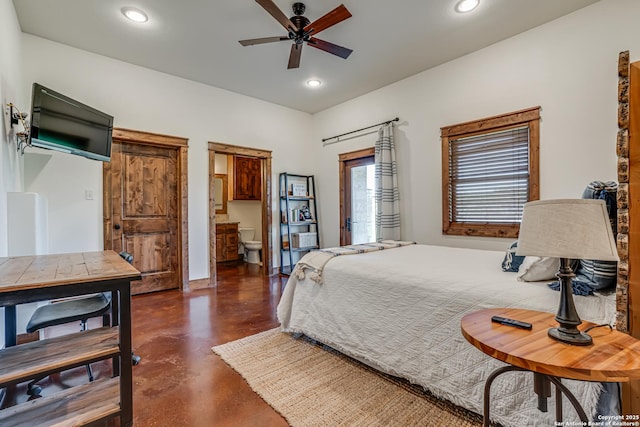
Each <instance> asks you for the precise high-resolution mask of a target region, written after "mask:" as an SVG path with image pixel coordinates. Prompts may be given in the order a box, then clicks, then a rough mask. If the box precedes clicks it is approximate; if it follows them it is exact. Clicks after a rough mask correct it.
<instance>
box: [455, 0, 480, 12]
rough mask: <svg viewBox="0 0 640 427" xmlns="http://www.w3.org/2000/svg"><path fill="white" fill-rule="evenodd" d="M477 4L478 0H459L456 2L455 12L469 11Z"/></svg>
mask: <svg viewBox="0 0 640 427" xmlns="http://www.w3.org/2000/svg"><path fill="white" fill-rule="evenodd" d="M479 4H480V0H460V1H459V2H458V4H456V12H460V13H465V12H471V11H472V10H473V9H475V8H476V7H478V5H479Z"/></svg>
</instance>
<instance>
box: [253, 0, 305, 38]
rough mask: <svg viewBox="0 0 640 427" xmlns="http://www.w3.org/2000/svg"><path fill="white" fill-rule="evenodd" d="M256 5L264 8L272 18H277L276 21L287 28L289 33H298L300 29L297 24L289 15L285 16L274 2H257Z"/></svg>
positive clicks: (260, 0) (269, 0)
mask: <svg viewBox="0 0 640 427" xmlns="http://www.w3.org/2000/svg"><path fill="white" fill-rule="evenodd" d="M256 3H258V4H259V5H260V6H262V7H263V8H264V10H266V11H267V12H269V14H270V15H271V16H273V17H274V18H276V21H278V22H279V23H280V24H282V26H283V27H284V28H286V29H287V31H291V32H294V33H295V32H296V31H298V27H297V26H296V24H294V23H293V22H291V20H290V19H289V18H288V17H287V15H285V14H284V13H283V12H282V11H281V10H280V9H279V8H278V6H276V4H275V3H274V2H273V1H272V0H256Z"/></svg>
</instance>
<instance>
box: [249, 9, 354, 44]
mask: <svg viewBox="0 0 640 427" xmlns="http://www.w3.org/2000/svg"><path fill="white" fill-rule="evenodd" d="M256 1H258V0H256ZM347 18H351V12H349V11H348V10H347V8H346V7H345V6H344V5H343V4H341V5H340V6H338V7H336V8H335V9H333V10H332V11H331V12H329V13H327V14H325V15H323V16H321V17H320V18H318V19H316V20H315V21H313V22H312V23H310V24H308V25H306V26H305V27H304V32H305V33H306V32H308V31H311V30H313V31H312V33H311V34H313V35H315V34H318V33H319V32H320V31H322V30H326V29H327V28H329V27H331V26H333V25H336V24H337V23H339V22H342V21H344V20H345V19H347Z"/></svg>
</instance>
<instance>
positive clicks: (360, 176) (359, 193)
mask: <svg viewBox="0 0 640 427" xmlns="http://www.w3.org/2000/svg"><path fill="white" fill-rule="evenodd" d="M364 154H365V155H363V156H359V157H355V158H349V159H344V160H341V162H342V164H341V169H342V171H343V174H342V175H343V176H342V177H341V178H342V179H341V180H340V181H341V187H342V188H341V191H340V194H342V195H343V200H341V206H342V209H341V224H342V225H341V233H340V234H341V239H340V240H341V245H352V244H353V245H355V244H359V243H368V242H375V240H376V235H375V233H376V228H375V197H374V192H375V189H374V174H375V170H374V169H375V168H374V158H373V155H372V154H369V150H366V153H364Z"/></svg>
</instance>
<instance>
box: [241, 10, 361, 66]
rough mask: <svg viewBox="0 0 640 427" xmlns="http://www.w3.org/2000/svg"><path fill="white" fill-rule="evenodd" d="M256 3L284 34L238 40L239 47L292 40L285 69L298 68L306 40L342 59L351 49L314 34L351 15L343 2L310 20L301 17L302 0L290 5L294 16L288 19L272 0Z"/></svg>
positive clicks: (309, 43) (311, 44)
mask: <svg viewBox="0 0 640 427" xmlns="http://www.w3.org/2000/svg"><path fill="white" fill-rule="evenodd" d="M256 3H258V4H259V5H260V6H262V7H263V8H264V10H266V11H267V12H268V13H269V14H270V15H271V16H273V17H274V18H275V19H276V20H277V21H278V22H279V23H280V25H282V26H283V27H284V28H285V29H286V30H287V36H286V37H284V36H280V37H278V36H275V37H263V38H258V39H248V40H240V42H239V43H240V44H241V45H242V46H252V45H254V44H263V43H272V42H278V41H285V40H291V41H293V44H292V45H291V53H290V54H289V63H288V66H287V68H288V69H292V68H299V67H300V58H301V55H302V46H304V43H307V45H309V46H312V47H315V48H316V49H320V50H323V51H325V52H328V53H331V54H333V55H336V56H339V57H340V58H343V59H347V58H348V57H349V55H351V52H353V50H351V49H348V48H346V47H343V46H339V45H337V44H333V43H330V42H328V41H325V40H321V39H318V38H316V37H314V36H315V35H316V34H318V33H319V32H320V31H323V30H326V29H327V28H329V27H332V26H334V25H336V24H338V23H340V22H342V21H344V20H345V19H347V18H350V17H351V12H349V10H347V8H346V7H345V6H344V5H343V4H341V5H340V6H338V7H336V8H335V9H333V10H332V11H330V12H328V13H326V14H325V15H323V16H321V17H320V18H318V19H316V20H315V21H313V22H311V21H310V20H309V19H308V18H307V17H305V16H303V14H304V12H305V10H306V6H305V5H304V3H300V2H296V3H294V4H293V6H292V9H293V14H294V16H292V17H291V18H287V16H286V15H285V14H284V13H283V12H282V11H281V10H280V9H279V8H278V6H276V4H275V3H274V2H273V0H256Z"/></svg>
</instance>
